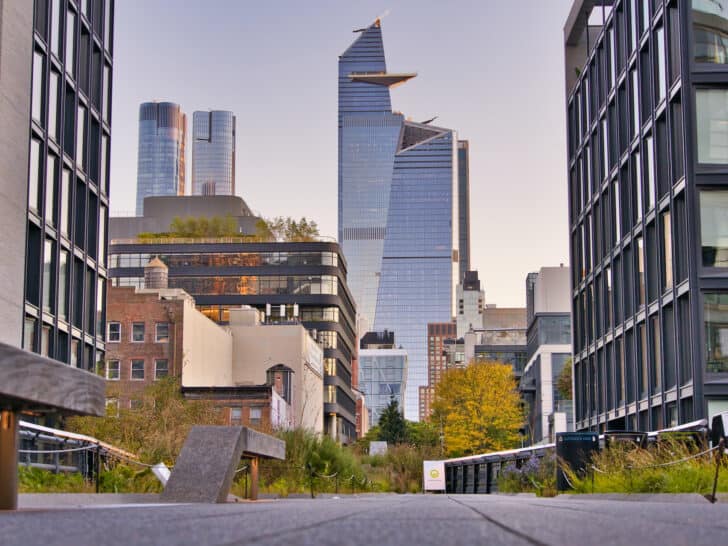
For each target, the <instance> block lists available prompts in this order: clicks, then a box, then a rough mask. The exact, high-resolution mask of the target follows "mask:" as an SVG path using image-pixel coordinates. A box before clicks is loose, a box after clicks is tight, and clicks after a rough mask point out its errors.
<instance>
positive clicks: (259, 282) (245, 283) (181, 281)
mask: <svg viewBox="0 0 728 546" xmlns="http://www.w3.org/2000/svg"><path fill="white" fill-rule="evenodd" d="M169 287H170V288H182V289H183V290H185V291H186V292H188V293H189V294H193V295H200V294H218V295H224V294H229V295H232V294H247V295H252V294H260V295H267V294H271V295H272V294H337V293H338V279H337V278H336V277H333V276H329V275H319V276H317V275H289V276H265V277H260V276H229V277H212V276H210V277H171V278H170V279H169Z"/></svg>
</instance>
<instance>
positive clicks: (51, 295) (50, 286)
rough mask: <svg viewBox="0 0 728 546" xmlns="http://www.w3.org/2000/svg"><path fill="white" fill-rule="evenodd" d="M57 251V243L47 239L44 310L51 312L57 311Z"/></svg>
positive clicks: (44, 257) (44, 266)
mask: <svg viewBox="0 0 728 546" xmlns="http://www.w3.org/2000/svg"><path fill="white" fill-rule="evenodd" d="M55 253H56V245H55V243H54V242H53V241H52V240H50V239H46V240H45V245H44V251H43V310H44V311H48V312H50V313H53V312H55V309H54V306H55V283H54V277H55V264H56V259H55Z"/></svg>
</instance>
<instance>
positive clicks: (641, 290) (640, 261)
mask: <svg viewBox="0 0 728 546" xmlns="http://www.w3.org/2000/svg"><path fill="white" fill-rule="evenodd" d="M636 252H637V276H638V277H639V286H638V296H639V298H638V300H637V301H638V304H639V307H641V306H643V305H644V304H645V253H644V245H643V243H642V237H637V248H636Z"/></svg>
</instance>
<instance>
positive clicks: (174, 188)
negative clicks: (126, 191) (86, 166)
mask: <svg viewBox="0 0 728 546" xmlns="http://www.w3.org/2000/svg"><path fill="white" fill-rule="evenodd" d="M186 139H187V116H186V115H185V114H184V113H183V112H182V109H181V108H180V106H179V104H175V103H173V102H145V103H142V105H141V106H139V149H138V155H137V193H136V215H137V216H142V214H144V199H145V198H146V197H150V196H156V195H184V194H185V143H186Z"/></svg>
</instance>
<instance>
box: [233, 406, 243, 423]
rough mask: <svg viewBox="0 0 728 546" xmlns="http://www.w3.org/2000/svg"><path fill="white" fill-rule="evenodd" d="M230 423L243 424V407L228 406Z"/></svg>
mask: <svg viewBox="0 0 728 546" xmlns="http://www.w3.org/2000/svg"><path fill="white" fill-rule="evenodd" d="M230 424H231V425H242V424H243V408H230Z"/></svg>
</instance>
